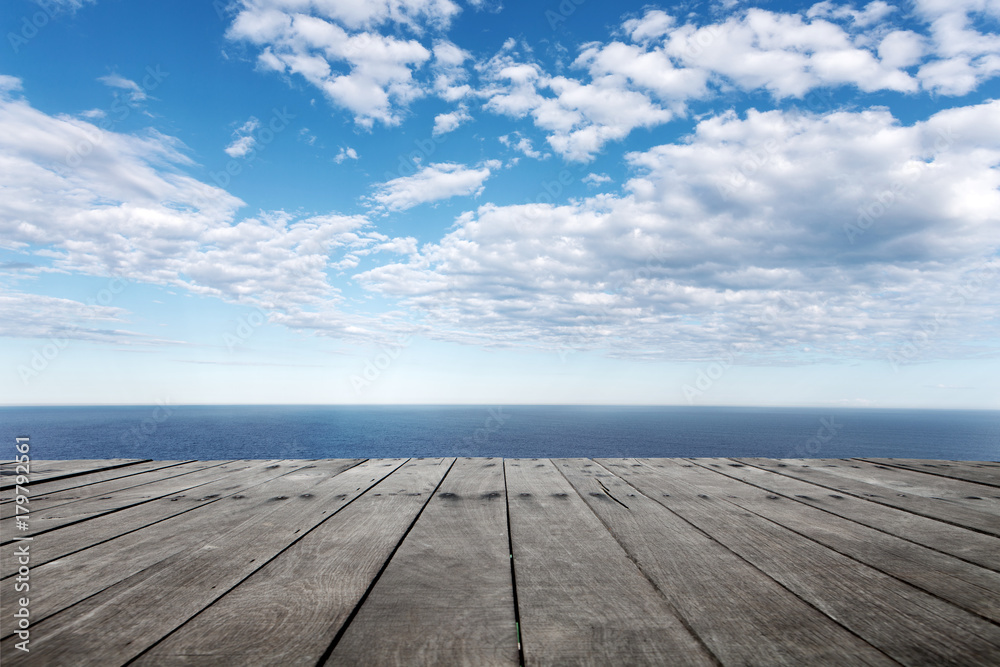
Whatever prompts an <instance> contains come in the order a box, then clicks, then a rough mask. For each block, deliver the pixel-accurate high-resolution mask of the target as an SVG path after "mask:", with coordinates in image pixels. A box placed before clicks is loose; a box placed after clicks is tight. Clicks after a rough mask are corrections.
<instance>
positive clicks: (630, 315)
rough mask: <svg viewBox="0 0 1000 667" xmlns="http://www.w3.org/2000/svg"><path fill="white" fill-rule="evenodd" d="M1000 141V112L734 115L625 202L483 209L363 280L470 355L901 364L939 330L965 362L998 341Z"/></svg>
mask: <svg viewBox="0 0 1000 667" xmlns="http://www.w3.org/2000/svg"><path fill="white" fill-rule="evenodd" d="M998 136H1000V102H992V103H988V104H983V105H978V106H971V107H966V108H960V109H953V110H949V111H944V112H940V113H938V114H936V115H935V116H933V117H931V118H930V119H928V120H927V121H925V122H921V123H916V124H914V125H912V126H902V125H900V124H899V123H898V122H897V121H896V120H895V119H894V118H893V117H892V116H891V115H890V114H889V113H888V112H887V111H884V110H869V111H862V112H837V113H828V114H825V115H822V116H812V115H801V114H796V113H792V112H782V111H769V112H765V113H762V112H756V111H751V112H748V114H747V115H746V117H745V118H740V117H737V116H735V115H734V114H724V115H721V116H717V117H712V118H708V119H705V120H703V121H701V122H700V123H699V124H698V126H697V129H696V131H695V133H694V134H693V135H692V136H691V137H689V138H687V139H686V140H685V141H682V142H678V143H673V144H665V145H662V146H657V147H655V148H652V149H650V150H648V151H643V152H636V153H632V154H630V155H629V156H628V160H629V162H630V164H631V165H632V166H633V168H634V169H635V170H636V176H635V177H634V178H633V179H632V180H630V181H629V182H628V183H627V184H626V185H625V194H624V195H610V194H602V195H596V196H594V197H590V198H587V199H583V200H578V201H574V202H572V203H569V204H566V205H563V206H552V205H541V204H531V205H521V206H496V205H492V204H486V205H483V206H480V207H479V209H478V210H477V211H475V212H474V213H469V214H467V215H465V216H461V217H460V218H459V220H458V223H457V225H456V227H455V229H454V230H453V231H450V232H448V233H447V234H445V235H444V236H443V237H442V238H441V240H440V241H439V242H437V243H430V244H426V245H424V246H423V247H422V248H421V249H420V250H419V252H416V253H413V254H412V255H411V256H410V257H409V259H408V260H407V261H404V262H398V263H394V264H388V265H385V266H381V267H377V268H373V269H370V270H367V271H363V272H360V273H359V274H358V275H357V276H356V278H357V279H358V280H359V281H361V282H362V283H363V284H365V285H366V286H368V287H369V288H370V289H372V290H375V291H377V292H379V293H382V294H384V295H386V296H392V297H397V298H399V299H400V302H401V304H402V305H405V306H406V307H408V308H410V309H412V310H413V311H414V312H415V313H417V314H418V316H419V317H420V318H421V322H422V323H423V324H424V325H425V326H426V327H427V331H428V335H433V336H437V337H440V338H444V339H448V340H454V341H460V342H466V343H476V344H483V345H532V346H539V347H547V348H550V349H567V348H569V349H578V348H579V349H589V348H603V349H605V350H608V351H610V352H611V353H612V354H621V355H631V356H649V357H656V358H661V359H665V358H670V359H705V358H711V357H714V356H718V355H720V354H722V353H724V352H726V351H727V350H733V349H737V350H738V349H743V350H745V351H746V352H747V354H748V355H750V356H752V357H753V358H757V359H767V358H770V359H774V358H776V356H775V355H781V356H782V358H784V359H786V360H790V361H795V360H801V359H802V358H804V357H803V355H805V357H808V358H810V359H813V360H815V359H817V358H827V357H828V356H829V355H840V356H841V357H857V358H885V356H886V354H887V352H888V351H890V350H892V349H894V346H896V345H898V344H900V343H901V342H902V341H906V340H909V339H910V338H911V337H913V336H914V335H916V333H919V332H922V331H925V329H927V328H928V327H940V330H941V331H940V333H939V334H936V336H937V338H936V339H935V347H934V354H938V355H943V356H946V357H947V356H952V357H956V356H963V355H967V354H969V351H968V350H969V349H970V348H969V345H971V344H973V343H975V342H976V341H984V340H989V339H990V338H991V337H994V338H995V337H996V335H997V334H998V333H1000V332H998V327H997V325H998V321H997V319H996V317H995V313H992V310H993V306H992V305H991V299H992V295H994V294H995V290H996V289H997V286H998V285H1000V263H998V262H997V261H996V260H995V259H993V260H991V259H990V258H991V257H992V256H993V255H994V254H995V252H996V249H997V248H998V247H1000V214H998V211H1000V190H998V188H1000V168H998V164H1000V143H998V142H997V139H996V138H997V137H998ZM991 262H992V263H991ZM969 285H977V287H976V288H975V289H970V288H969V287H968V286H969ZM963 290H964V291H963ZM956 295H958V296H960V297H961V298H956ZM935 318H938V319H937V320H935ZM922 327H923V328H922ZM734 345H735V346H736V347H735V348H734V347H733V346H734ZM803 348H809V350H810V351H809V352H808V353H804V352H802V350H803ZM751 353H752V354H751ZM748 358H749V357H748Z"/></svg>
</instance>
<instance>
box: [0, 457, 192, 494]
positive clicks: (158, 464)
mask: <svg viewBox="0 0 1000 667" xmlns="http://www.w3.org/2000/svg"><path fill="white" fill-rule="evenodd" d="M192 460H193V459H189V460H184V461H147V462H146V463H136V464H134V465H130V466H125V467H121V468H111V469H110V470H102V471H100V472H93V473H85V474H82V475H74V476H72V477H66V478H64V479H59V480H54V481H51V482H45V484H44V485H41V484H39V485H38V486H36V487H35V488H33V489H30V490H31V492H32V493H35V494H37V495H43V494H44V495H49V494H53V493H58V492H60V491H66V490H69V489H76V488H79V487H82V486H89V485H90V484H96V483H98V482H106V481H109V480H112V479H118V478H119V477H129V476H133V475H138V474H140V473H144V472H149V471H150V470H159V469H160V468H170V467H172V466H178V465H180V464H182V463H191V461H192ZM29 488H30V487H29ZM13 499H14V489H13V488H11V489H7V490H6V491H3V492H2V493H0V504H4V503H9V502H12V501H13Z"/></svg>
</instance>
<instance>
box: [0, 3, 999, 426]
mask: <svg viewBox="0 0 1000 667" xmlns="http://www.w3.org/2000/svg"><path fill="white" fill-rule="evenodd" d="M0 35H2V36H3V43H2V44H0V346H2V347H0V368H2V370H3V374H4V375H3V381H2V383H0V403H3V404H6V405H36V404H37V405H43V404H44V405H50V404H55V405H60V404H154V403H161V404H162V403H165V404H175V405H180V404H247V403H248V404H280V403H290V404H304V403H311V404H353V403H376V404H377V403H452V404H454V403H484V404H529V403H540V404H643V405H647V404H651V405H750V406H834V407H874V408H878V407H884V408H894V407H916V408H971V409H982V408H986V409H997V408H1000V320H998V307H997V304H998V302H1000V299H998V298H997V297H998V294H1000V1H998V0H914V1H913V2H899V3H893V2H883V1H882V0H875V1H873V2H869V3H867V4H864V3H853V4H852V3H841V2H835V1H832V0H831V1H823V2H818V3H809V2H806V3H793V2H768V1H766V0H761V1H758V2H743V1H740V0H715V1H711V2H684V3H672V4H645V3H629V2H615V3H608V2H599V1H597V0H540V1H539V2H532V3H520V2H506V3H502V2H499V1H494V0H478V1H477V0H470V1H468V2H458V1H457V0H455V1H453V0H382V1H371V2H359V1H358V0H218V1H216V2H209V1H208V0H204V1H202V0H146V1H144V2H127V1H125V0H9V1H8V2H6V3H5V8H4V11H3V12H2V16H0Z"/></svg>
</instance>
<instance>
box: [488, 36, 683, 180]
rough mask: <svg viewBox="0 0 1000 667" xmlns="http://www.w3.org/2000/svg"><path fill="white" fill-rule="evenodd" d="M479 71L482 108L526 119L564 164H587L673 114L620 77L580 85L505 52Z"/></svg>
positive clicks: (497, 55)
mask: <svg viewBox="0 0 1000 667" xmlns="http://www.w3.org/2000/svg"><path fill="white" fill-rule="evenodd" d="M479 69H480V73H481V76H482V77H483V78H484V80H485V81H486V84H487V85H486V87H485V88H484V89H483V90H482V91H481V94H482V95H484V96H486V97H487V101H486V104H485V105H484V106H485V108H486V109H488V110H490V111H493V112H495V113H502V114H506V115H509V116H514V117H522V116H525V115H528V114H530V115H531V116H532V118H533V120H534V123H535V125H536V126H538V127H539V128H541V129H543V130H547V131H548V132H549V135H548V137H547V139H546V140H547V141H548V143H549V145H550V146H551V147H552V148H553V149H554V150H555V151H556V152H557V153H559V154H560V155H562V156H563V157H564V158H566V159H567V160H573V161H578V162H587V161H590V160H592V159H593V158H594V156H595V155H596V154H597V153H598V152H600V150H601V149H602V148H603V147H604V145H605V144H606V143H608V142H609V141H617V140H620V139H623V138H624V137H626V136H628V134H629V132H631V131H632V130H633V129H635V128H637V127H653V126H655V125H659V124H661V123H664V122H666V121H668V120H669V119H670V118H671V115H672V114H671V112H669V111H667V110H666V109H662V108H660V107H658V106H657V105H656V104H654V103H653V102H652V101H651V100H650V99H649V98H648V96H646V95H645V94H643V93H640V92H637V91H634V90H630V89H628V88H627V86H626V85H625V81H624V79H622V78H621V77H616V76H601V77H597V78H594V79H593V81H591V82H590V83H581V82H580V81H578V80H576V79H571V78H568V77H565V76H554V77H552V76H547V75H545V74H544V73H543V72H542V70H541V68H540V67H539V66H538V65H536V64H534V63H525V62H519V61H518V60H516V58H515V57H514V55H512V54H511V53H510V51H509V49H504V50H502V51H501V52H500V53H498V54H496V55H495V56H494V57H493V58H491V59H490V60H489V61H487V62H486V63H484V64H482V65H480V66H479ZM543 92H551V93H552V95H551V96H550V95H543V94H542V93H543Z"/></svg>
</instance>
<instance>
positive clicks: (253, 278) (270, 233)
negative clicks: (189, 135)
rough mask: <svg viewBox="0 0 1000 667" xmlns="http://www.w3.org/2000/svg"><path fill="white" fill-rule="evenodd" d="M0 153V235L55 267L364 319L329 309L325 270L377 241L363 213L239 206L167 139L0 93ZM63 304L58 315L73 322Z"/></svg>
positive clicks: (298, 314) (343, 323)
mask: <svg viewBox="0 0 1000 667" xmlns="http://www.w3.org/2000/svg"><path fill="white" fill-rule="evenodd" d="M81 147H82V148H83V150H81ZM0 156H2V158H0V183H3V184H4V197H3V198H0V237H2V238H3V239H4V240H5V241H6V242H7V244H8V246H10V247H18V248H20V249H21V251H22V252H30V253H31V254H33V255H34V256H35V257H36V258H39V259H42V260H43V261H44V262H46V263H49V264H50V265H51V268H52V269H54V270H58V271H61V272H67V273H71V274H72V273H77V274H84V275H95V276H107V275H115V276H120V277H121V278H122V279H124V280H128V281H135V282H144V283H150V284H157V285H166V286H174V287H178V288H182V289H184V290H186V291H188V292H191V293H195V294H201V295H207V296H214V297H218V298H221V299H224V300H227V301H231V302H237V303H245V304H252V305H257V306H260V307H263V308H267V309H269V310H271V317H272V318H275V319H281V320H282V321H284V322H288V323H290V324H291V325H294V323H295V322H299V321H302V322H305V321H309V322H315V323H317V325H320V324H321V325H322V328H323V330H324V331H326V332H329V333H335V332H340V333H342V334H343V335H345V336H348V337H354V336H356V335H358V334H355V333H352V332H351V331H353V329H350V330H349V327H348V324H350V326H351V327H354V329H358V328H359V327H360V328H361V329H365V330H369V331H370V330H371V328H372V327H371V325H372V323H371V321H369V320H367V319H366V318H363V317H358V316H348V315H345V314H343V313H337V312H336V307H337V304H338V303H339V302H340V296H339V290H338V289H337V288H336V287H334V286H333V285H331V284H330V282H329V281H328V279H327V273H326V272H327V268H328V266H330V265H332V264H335V263H336V262H337V261H340V258H341V256H342V255H346V254H349V253H350V251H351V250H355V249H364V248H367V247H369V246H372V245H375V244H376V243H378V242H379V239H378V238H377V237H372V236H370V235H369V233H368V232H365V231H364V228H365V227H366V226H367V225H368V221H367V220H366V219H365V218H364V217H361V216H343V215H337V214H329V215H308V214H307V215H301V216H293V215H290V214H287V213H284V212H283V211H273V212H260V213H258V214H257V215H255V216H251V217H243V218H238V217H237V216H236V212H237V210H238V209H239V208H241V207H242V206H243V202H242V201H240V200H239V199H237V198H236V197H234V196H232V195H230V194H229V193H227V192H226V191H224V190H222V189H219V188H216V187H213V186H210V185H207V184H205V183H201V182H199V181H197V180H195V179H193V178H191V177H190V176H188V175H186V174H185V173H184V171H183V169H184V168H186V167H190V166H192V165H193V162H192V161H191V159H190V158H188V157H187V156H186V155H185V152H184V147H183V146H182V145H181V144H180V142H178V141H177V140H176V139H174V138H172V137H169V136H166V135H163V134H159V133H157V132H153V131H149V132H147V133H145V134H143V135H128V134H121V133H116V132H110V131H106V130H101V129H100V128H98V127H96V126H95V125H92V124H90V123H88V122H86V121H84V120H82V119H79V118H74V117H71V116H59V117H53V116H49V115H47V114H45V113H43V112H41V111H39V110H37V109H35V108H33V107H32V106H31V105H29V104H28V103H27V102H26V101H24V100H21V99H15V98H12V97H10V96H9V95H4V96H2V97H0ZM71 165H72V166H71ZM57 305H58V304H57ZM62 305H63V306H66V304H62ZM66 308H69V306H66ZM66 308H64V309H63V310H62V311H60V312H62V313H63V315H64V316H61V317H62V324H60V326H64V327H72V326H76V325H74V324H73V321H74V320H72V318H71V317H70V315H73V313H74V312H76V311H72V309H70V310H67V309H66ZM46 312H48V311H46ZM117 312H118V311H115V313H117ZM88 313H89V314H88ZM95 313H96V314H95ZM109 313H110V311H86V312H82V313H78V314H77V315H78V316H79V318H80V319H87V318H89V319H93V318H94V317H97V316H98V315H101V316H103V315H105V314H109ZM115 313H111V314H115ZM77 315H73V317H77ZM115 316H116V317H117V314H115ZM57 323H58V322H57ZM374 328H375V329H376V330H377V329H378V327H377V326H376V327H374Z"/></svg>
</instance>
